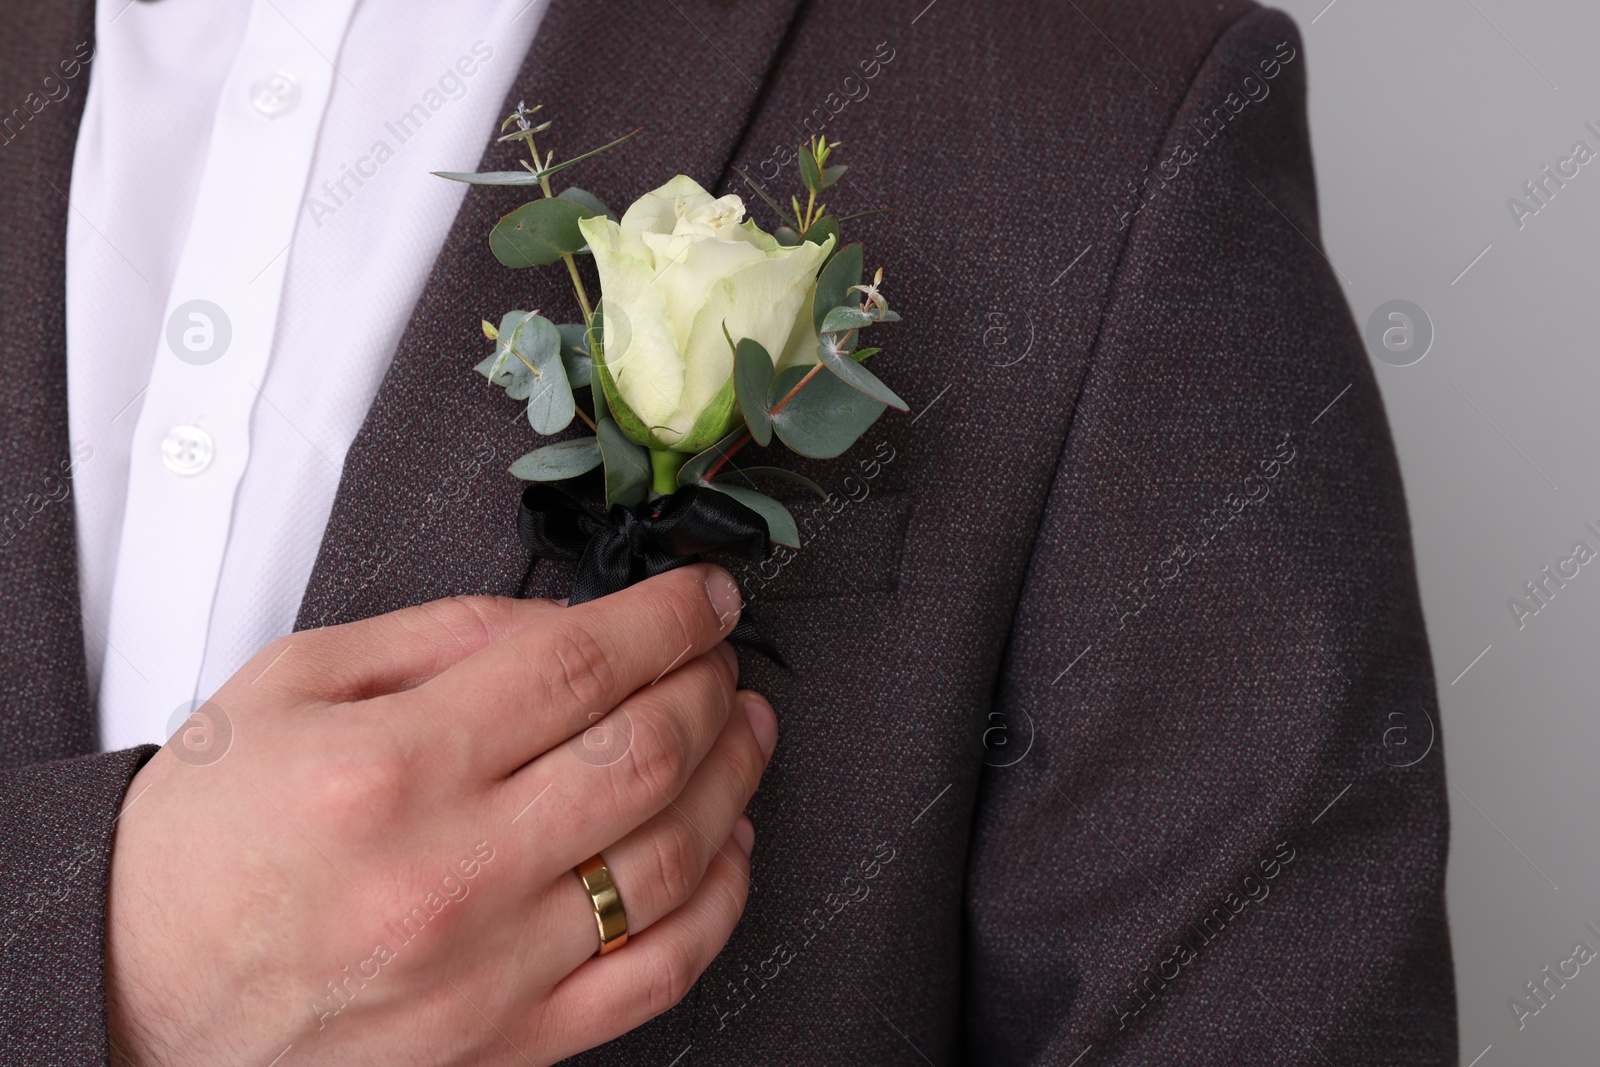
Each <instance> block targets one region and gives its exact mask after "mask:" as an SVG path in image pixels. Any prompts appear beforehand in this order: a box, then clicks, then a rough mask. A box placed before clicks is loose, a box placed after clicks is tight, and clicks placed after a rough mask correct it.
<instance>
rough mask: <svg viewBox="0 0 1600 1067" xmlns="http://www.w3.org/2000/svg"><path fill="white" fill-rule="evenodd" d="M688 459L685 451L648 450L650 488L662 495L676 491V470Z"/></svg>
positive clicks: (668, 494)
mask: <svg viewBox="0 0 1600 1067" xmlns="http://www.w3.org/2000/svg"><path fill="white" fill-rule="evenodd" d="M688 460H689V454H688V453H687V452H673V451H670V450H668V449H664V448H652V449H651V450H650V488H651V489H653V490H655V491H656V492H658V493H660V494H661V495H662V496H671V495H672V494H673V493H675V492H677V491H678V471H679V470H681V469H682V468H683V465H684V464H685V463H687V462H688Z"/></svg>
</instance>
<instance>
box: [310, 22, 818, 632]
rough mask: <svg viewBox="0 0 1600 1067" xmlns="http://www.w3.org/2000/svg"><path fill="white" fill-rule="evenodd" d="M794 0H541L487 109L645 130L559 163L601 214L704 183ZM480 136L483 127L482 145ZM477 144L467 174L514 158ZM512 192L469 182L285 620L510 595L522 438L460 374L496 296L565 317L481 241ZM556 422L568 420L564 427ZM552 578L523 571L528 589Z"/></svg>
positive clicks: (544, 590) (517, 424) (752, 93)
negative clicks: (535, 22)
mask: <svg viewBox="0 0 1600 1067" xmlns="http://www.w3.org/2000/svg"><path fill="white" fill-rule="evenodd" d="M797 5H798V0H759V2H747V0H741V2H729V0H673V2H672V3H669V4H660V3H655V2H646V0H631V2H625V3H604V4H597V3H584V2H582V0H553V3H552V6H551V8H550V10H549V12H548V13H547V14H546V16H545V20H544V23H543V24H542V25H541V26H540V28H539V32H538V34H537V35H536V36H535V38H534V43H533V47H532V48H531V49H530V51H529V54H528V56H527V59H526V61H525V62H524V64H523V66H522V69H521V71H520V72H519V73H518V75H517V79H516V82H515V84H514V85H513V87H512V91H511V92H510V93H509V94H508V96H507V98H506V105H505V108H504V111H503V113H508V112H509V111H510V109H511V108H512V107H514V106H515V105H516V103H517V102H518V101H519V100H526V101H527V103H528V104H529V106H532V105H533V104H535V103H540V104H543V105H544V111H543V112H542V113H541V116H540V117H541V118H545V119H551V120H553V121H554V122H555V124H556V125H555V128H554V129H553V130H552V131H551V132H550V133H548V134H546V135H545V137H546V138H549V141H548V144H546V143H545V142H541V147H542V148H551V147H553V148H555V149H556V150H557V152H558V155H559V156H571V155H575V154H577V153H578V152H581V151H584V150H586V149H588V148H590V147H593V146H595V145H598V144H602V143H604V142H605V141H608V140H611V139H612V138H615V137H617V136H620V135H621V134H622V133H625V132H627V131H628V130H631V129H634V128H636V127H640V126H642V127H644V132H643V133H641V134H640V135H639V136H637V137H635V138H634V139H633V140H632V141H630V142H628V143H627V144H626V145H623V146H621V147H619V148H617V149H614V150H612V151H611V152H608V153H605V154H603V155H601V156H598V157H596V158H594V159H592V160H588V161H585V162H584V163H582V164H580V165H579V166H577V167H574V168H573V169H572V171H570V172H569V173H567V174H563V175H562V176H561V178H562V180H563V182H570V183H572V184H577V185H580V186H582V187H583V188H585V189H588V190H589V191H590V192H592V193H594V194H595V195H597V196H599V197H600V198H601V199H602V200H604V201H605V202H606V203H608V204H610V205H611V206H612V207H613V208H614V209H615V210H618V211H620V210H622V208H624V207H626V206H627V204H628V203H630V202H631V201H632V200H633V198H634V197H636V196H638V195H639V194H641V193H643V192H645V191H647V190H649V189H653V188H655V187H656V186H658V185H660V184H661V183H662V182H664V181H666V179H668V178H670V177H671V176H672V175H673V174H676V173H680V172H682V173H686V174H689V175H690V176H691V177H694V178H695V179H697V180H698V181H700V182H701V183H702V184H704V185H706V186H708V187H711V186H714V185H715V184H716V183H717V182H718V180H719V179H720V178H721V177H722V176H723V171H724V168H725V167H726V165H727V162H728V160H729V159H730V158H731V157H732V155H733V153H734V151H735V150H736V149H737V147H738V142H739V139H740V137H741V135H742V133H743V131H744V129H745V126H746V123H747V121H748V119H749V116H750V114H751V112H752V109H753V108H754V106H755V104H756V101H757V98H758V95H759V92H760V86H761V84H762V83H763V82H764V81H765V79H766V76H767V73H768V70H769V68H770V67H771V66H772V64H773V63H774V61H775V60H776V58H777V56H778V54H779V52H780V50H781V46H782V42H783V39H784V35H785V32H786V31H787V28H788V25H789V21H790V19H791V17H792V16H793V14H794V10H795V8H796V7H797ZM492 133H493V131H490V130H485V131H484V139H485V140H486V141H488V140H490V138H491V135H492ZM515 158H516V153H515V151H514V150H513V149H512V148H511V147H510V146H505V145H495V144H491V145H490V147H489V149H488V151H487V152H486V153H485V155H484V159H483V163H482V166H481V167H480V169H484V170H510V169H515V168H516V167H517V164H516V162H515ZM525 199H526V196H525V195H522V194H519V193H517V192H516V191H513V190H506V189H495V188H490V187H479V186H474V187H472V188H471V189H470V190H469V191H468V193H467V196H466V199H465V201H464V202H463V204H462V207H461V210H460V212H459V213H458V214H457V216H456V221H455V225H454V226H453V227H452V229H451V232H450V235H449V237H448V238H447V239H446V241H445V244H444V248H443V251H442V253H441V254H440V257H439V260H438V262H437V263H436V264H435V266H434V270H433V274H432V276H431V277H430V279H429V281H428V284H427V286H426V287H425V288H424V290H423V295H422V298H421V299H420V301H419V302H418V304H417V307H416V309H415V312H414V313H413V316H412V320H411V324H410V327H409V328H408V329H407V331H406V333H405V335H404V337H403V338H402V340H401V342H400V347H399V349H398V351H397V352H396V354H395V358H394V362H393V363H392V364H391V366H390V369H389V372H388V374H387V376H386V377H385V379H384V382H383V385H382V386H381V387H380V389H379V391H378V395H377V397H376V399H375V400H374V402H373V405H372V408H371V409H370V411H369V412H368V414H367V419H366V422H365V423H364V424H363V425H362V428H361V431H360V433H359V434H358V435H357V436H356V439H355V442H354V443H353V445H352V446H351V449H350V452H349V454H348V455H347V456H346V458H345V464H344V472H343V476H342V478H341V481H340V485H339V492H338V495H337V497H336V498H335V501H334V506H333V513H332V516H331V518H330V520H329V523H328V527H327V531H326V532H325V534H324V535H323V541H322V547H321V550H320V552H319V554H318V557H317V563H316V566H315V568H314V569H313V571H312V575H311V580H310V582H309V583H308V586H307V589H306V594H305V598H304V600H303V601H302V603H301V607H300V614H299V618H298V620H297V623H296V625H297V628H302V629H303V628H306V627H312V626H321V625H327V624H331V623H337V622H344V621H349V620H352V619H357V618H363V617H366V616H370V615H374V614H378V613H381V612H385V611H392V610H394V609H396V608H400V607H405V606H407V605H411V604H417V603H421V602H424V601H427V600H433V599H436V598H438V597H442V596H450V595H456V594H463V593H491V594H501V595H508V594H512V593H515V592H517V591H518V587H519V584H520V579H521V577H522V575H523V572H524V567H525V565H526V559H525V557H524V555H523V552H522V548H521V545H520V544H519V543H518V541H517V537H516V533H515V529H514V525H513V518H514V515H515V511H516V500H517V494H518V493H519V491H520V485H521V483H519V482H517V481H516V480H515V479H513V478H512V477H511V476H510V475H509V474H507V473H506V468H507V467H508V466H509V465H510V463H511V461H512V460H513V459H515V458H516V457H517V456H519V455H521V454H522V453H524V452H527V451H530V450H531V449H532V448H534V447H536V445H537V443H538V440H537V438H536V437H535V435H534V433H533V431H532V430H531V429H530V428H529V426H528V424H527V421H526V419H525V418H523V416H522V414H521V413H520V411H519V410H518V409H517V407H516V405H515V404H513V403H511V402H510V401H508V400H507V399H506V398H505V396H504V395H503V394H502V393H501V392H500V391H499V390H495V389H492V388H490V387H489V386H488V385H487V383H485V382H484V381H483V379H482V378H481V377H479V376H478V375H477V374H474V373H473V372H472V365H473V364H474V363H476V362H477V361H478V360H479V359H480V358H482V356H483V355H485V354H486V353H487V352H488V347H487V343H486V342H485V341H484V340H483V336H482V334H481V333H480V332H479V329H478V321H479V320H480V319H490V320H492V321H498V320H499V318H500V315H501V314H502V313H503V312H505V311H508V310H510V309H512V308H522V309H538V310H540V311H542V312H543V313H544V314H546V315H547V316H549V317H550V318H552V319H553V320H555V321H557V322H576V321H578V319H579V315H578V309H577V305H576V303H575V301H574V300H573V297H572V295H571V292H570V283H569V282H568V280H567V278H566V276H565V273H564V272H562V271H560V270H558V269H553V268H538V269H533V270H520V271H514V270H510V269H507V268H505V267H503V266H501V265H500V264H499V263H498V262H497V261H496V260H495V259H494V257H493V256H492V255H490V253H489V249H488V243H487V236H488V231H489V228H490V227H491V226H492V225H493V224H494V221H495V219H496V218H498V217H499V216H500V215H503V214H505V213H506V212H507V211H509V210H511V208H513V207H515V206H516V205H517V204H518V203H521V202H522V201H523V200H525ZM569 432H573V431H569ZM562 581H563V578H562V576H561V574H560V573H559V572H557V571H556V570H555V568H554V567H552V566H551V565H549V564H540V566H539V568H538V569H536V571H535V573H534V576H533V582H532V591H534V592H536V593H539V594H540V595H559V594H557V593H556V590H557V589H558V588H559V586H560V585H561V583H562Z"/></svg>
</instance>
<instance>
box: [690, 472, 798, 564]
mask: <svg viewBox="0 0 1600 1067" xmlns="http://www.w3.org/2000/svg"><path fill="white" fill-rule="evenodd" d="M711 488H713V489H715V490H716V491H717V492H719V493H726V494H727V495H728V496H731V497H733V499H735V500H737V501H738V502H739V503H741V504H743V505H744V506H745V507H747V508H749V509H750V510H751V511H753V512H755V513H756V514H757V515H760V516H761V517H762V518H763V519H765V520H766V523H767V537H768V538H770V539H771V540H772V541H774V542H776V543H777V544H780V545H788V546H789V547H790V548H799V547H800V528H799V527H798V526H796V525H795V522H794V516H793V515H791V514H789V509H788V508H786V507H784V506H783V505H782V504H780V503H778V502H777V501H776V500H774V499H772V498H771V497H770V496H767V495H766V494H765V493H758V492H756V491H755V490H754V489H741V488H739V487H738V486H736V485H724V484H722V483H721V482H712V483H711Z"/></svg>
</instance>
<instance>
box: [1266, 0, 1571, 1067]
mask: <svg viewBox="0 0 1600 1067" xmlns="http://www.w3.org/2000/svg"><path fill="white" fill-rule="evenodd" d="M1277 6H1280V7H1282V8H1283V9H1284V10H1286V11H1288V12H1289V13H1290V14H1291V15H1293V16H1294V18H1295V20H1296V21H1297V22H1298V23H1299V24H1300V29H1301V33H1302V34H1303V36H1304V38H1305V44H1306V62H1307V69H1308V72H1309V74H1308V76H1309V79H1310V94H1311V130H1312V142H1313V146H1314V150H1315V153H1316V162H1317V180H1318V186H1319V192H1320V199H1321V208H1322V233H1323V240H1324V245H1325V247H1326V249H1327V252H1328V255H1329V257H1330V258H1331V259H1332V261H1333V263H1334V264H1335V265H1336V267H1337V268H1338V270H1339V272H1340V273H1341V274H1342V275H1343V277H1344V278H1345V279H1346V280H1347V281H1346V285H1345V292H1346V295H1347V297H1348V299H1349V302H1350V306H1351V308H1352V310H1353V311H1354V312H1355V315H1356V319H1357V322H1358V323H1359V324H1361V325H1362V326H1363V327H1365V325H1366V323H1367V320H1368V317H1369V316H1370V315H1371V314H1372V313H1373V312H1374V310H1376V309H1377V308H1378V307H1379V306H1380V305H1382V304H1384V303H1386V302H1387V301H1390V300H1394V299H1406V300H1411V301H1413V302H1415V303H1416V304H1418V305H1420V306H1421V307H1422V308H1423V309H1424V310H1425V311H1426V312H1427V313H1428V316H1429V317H1430V318H1431V320H1432V322H1433V325H1434V330H1435V339H1434V342H1433V347H1432V350H1431V351H1430V352H1429V353H1428V355H1427V356H1426V357H1425V358H1424V359H1422V360H1421V361H1420V362H1418V363H1416V364H1414V365H1412V366H1407V367H1395V366H1390V365H1388V364H1387V363H1385V362H1381V361H1379V360H1377V359H1375V360H1374V361H1373V365H1374V368H1375V373H1376V374H1377V377H1378V383H1379V385H1380V386H1381V387H1382V390H1383V396H1384V400H1385V403H1386V404H1387V406H1388V411H1389V419H1390V423H1391V424H1392V426H1393V428H1394V435H1395V440H1396V443H1397V445H1398V447H1399V451H1400V462H1401V467H1402V469H1403V472H1404V475H1405V481H1406V495H1407V499H1408V500H1409V502H1410V508H1411V523H1412V532H1413V536H1414V539H1415V543H1416V549H1417V563H1418V568H1419V572H1420V579H1421V583H1422V599H1423V605H1424V609H1425V611H1426V614H1427V621H1428V632H1429V636H1430V638H1431V643H1432V646H1433V657H1434V664H1435V674H1436V676H1437V678H1438V684H1439V693H1440V700H1441V703H1442V707H1443V710H1442V717H1443V735H1444V739H1445V764H1446V771H1447V773H1448V776H1449V780H1450V783H1451V786H1450V811H1451V820H1452V837H1451V852H1452V854H1451V860H1450V873H1449V883H1448V892H1449V902H1450V921H1451V928H1452V933H1453V936H1454V943H1455V956H1456V980H1457V985H1458V990H1459V998H1460V1009H1461V1052H1462V1055H1461V1063H1462V1065H1463V1067H1465V1065H1467V1064H1473V1063H1476V1064H1477V1067H1505V1065H1509V1064H1528V1065H1538V1067H1567V1065H1572V1067H1577V1065H1583V1067H1591V1065H1593V1064H1595V1063H1596V1062H1600V960H1596V961H1595V962H1592V963H1590V964H1589V965H1587V966H1583V967H1581V968H1580V970H1579V975H1578V977H1577V978H1575V979H1572V980H1571V981H1569V982H1567V984H1566V986H1565V988H1561V989H1559V990H1558V991H1557V992H1556V993H1555V995H1554V996H1552V997H1549V1002H1548V1006H1546V1007H1544V1008H1543V1009H1542V1010H1541V1011H1540V1012H1539V1013H1538V1014H1537V1015H1536V1016H1532V1017H1529V1018H1525V1019H1524V1020H1523V1026H1522V1027H1521V1028H1520V1029H1519V1027H1518V1023H1517V1018H1516V1016H1515V1015H1514V1013H1513V1011H1512V1010H1511V1007H1510V1006H1509V1003H1508V1002H1509V1001H1510V1000H1511V999H1512V998H1513V997H1521V998H1523V999H1524V1000H1525V1001H1526V1002H1527V1003H1528V1004H1529V1005H1530V1006H1535V1005H1536V1002H1534V1001H1532V1000H1531V999H1528V995H1527V992H1526V990H1525V988H1524V983H1527V982H1529V981H1534V980H1537V979H1542V977H1543V975H1542V974H1541V973H1540V972H1541V968H1543V967H1545V966H1546V965H1549V966H1550V967H1551V968H1552V970H1554V969H1555V968H1557V967H1558V966H1559V965H1560V964H1561V962H1562V961H1563V960H1566V959H1568V958H1569V957H1571V956H1572V955H1573V948H1574V946H1575V944H1576V942H1577V941H1578V940H1579V939H1582V940H1584V941H1586V942H1587V943H1588V945H1589V946H1590V947H1591V948H1593V949H1595V950H1596V951H1600V936H1597V935H1596V934H1594V933H1592V932H1590V931H1588V930H1587V929H1585V923H1587V922H1593V923H1595V925H1596V927H1597V928H1600V827H1597V824H1596V817H1597V815H1600V773H1596V766H1597V762H1600V716H1597V714H1596V708H1597V704H1600V701H1597V700H1596V694H1597V693H1600V644H1597V641H1596V637H1597V635H1600V559H1597V560H1596V561H1595V562H1593V563H1591V564H1589V565H1587V566H1581V567H1580V568H1579V573H1578V576H1577V577H1576V578H1573V579H1571V580H1570V581H1568V582H1567V584H1566V586H1565V587H1564V588H1560V589H1557V590H1556V592H1555V595H1554V597H1552V598H1550V599H1549V601H1548V606H1547V607H1544V608H1542V609H1541V610H1540V611H1539V613H1538V614H1537V615H1536V616H1533V617H1528V618H1525V619H1524V620H1523V625H1522V626H1521V627H1520V629H1519V626H1518V620H1517V618H1516V616H1515V615H1514V614H1513V612H1512V611H1511V609H1510V608H1509V607H1508V605H1507V601H1508V600H1509V599H1510V598H1512V597H1518V598H1520V599H1522V600H1523V601H1524V602H1525V603H1527V604H1529V605H1530V606H1537V605H1536V604H1535V602H1533V601H1531V600H1528V598H1527V597H1526V595H1525V593H1524V591H1523V587H1524V583H1527V582H1530V581H1534V580H1536V579H1539V578H1541V577H1542V575H1541V573H1540V571H1541V568H1543V567H1545V566H1547V565H1549V566H1551V567H1552V568H1554V567H1555V566H1556V565H1557V564H1558V563H1559V562H1560V561H1561V560H1563V559H1566V558H1568V557H1570V556H1571V555H1572V553H1573V546H1574V544H1575V542H1577V541H1579V540H1583V541H1585V542H1587V544H1588V546H1589V547H1590V548H1591V549H1594V550H1595V551H1596V552H1600V537H1597V536H1596V535H1595V534H1593V533H1590V532H1589V531H1588V530H1586V529H1585V528H1584V524H1585V523H1586V522H1593V523H1594V524H1595V526H1596V528H1597V529H1600V421H1597V420H1596V418H1595V411H1596V397H1597V395H1600V389H1597V386H1600V360H1597V358H1596V348H1597V345H1596V338H1597V323H1596V319H1597V314H1600V284H1597V283H1600V271H1597V270H1596V260H1597V258H1600V156H1597V158H1596V159H1595V161H1594V162H1592V163H1590V164H1588V165H1587V166H1583V167H1581V168H1580V170H1579V173H1578V176H1577V177H1575V178H1573V179H1570V180H1568V181H1567V183H1566V187H1565V188H1564V189H1558V190H1556V192H1555V193H1554V195H1553V196H1551V197H1549V198H1548V202H1547V206H1545V207H1544V208H1542V209H1541V210H1540V211H1539V212H1538V214H1537V215H1536V216H1534V217H1531V218H1527V219H1525V220H1524V223H1525V224H1524V226H1523V227H1522V228H1521V229H1519V228H1518V225H1517V222H1516V220H1515V219H1514V218H1513V215H1512V212H1511V210H1510V209H1509V207H1508V206H1507V201H1508V200H1509V199H1510V198H1512V197H1518V198H1520V199H1522V200H1523V201H1524V202H1525V203H1530V204H1531V203H1532V201H1530V200H1529V199H1528V198H1527V196H1526V194H1525V193H1524V192H1523V190H1522V187H1523V183H1525V182H1529V181H1533V180H1535V179H1537V178H1539V177H1541V174H1540V171H1541V168H1542V167H1544V166H1546V165H1549V166H1550V167H1552V168H1554V167H1555V166H1556V164H1557V162H1558V160H1561V159H1562V158H1565V157H1568V156H1570V155H1571V154H1572V151H1573V146H1574V144H1575V142H1577V141H1580V140H1581V141H1585V142H1587V144H1588V146H1589V147H1590V148H1591V149H1593V150H1595V152H1596V153H1600V136H1597V135H1596V134H1595V133H1592V132H1590V131H1589V130H1587V129H1585V127H1584V124H1585V123H1586V122H1593V123H1594V125H1595V127H1596V128H1597V129H1600V63H1597V62H1596V55H1597V53H1596V46H1597V45H1600V4H1596V3H1595V2H1594V0H1334V2H1333V3H1332V4H1331V5H1330V4H1329V3H1328V0H1277ZM1569 169H1570V167H1569ZM1549 187H1550V188H1554V185H1553V184H1551V185H1550V186H1549ZM1486 250H1487V251H1486ZM1480 255H1481V256H1482V258H1481V259H1480V258H1478V257H1479V256H1480ZM1474 261H1476V262H1475V264H1474ZM1469 265H1471V266H1470V269H1468V267H1469ZM1463 271H1465V274H1463ZM1370 348H1371V345H1370V343H1369V349H1370ZM1352 506H1356V502H1354V501H1352ZM1568 572H1569V573H1570V566H1569V569H1568ZM1548 588H1551V589H1555V586H1554V583H1551V584H1550V586H1549V587H1548ZM1485 649H1487V650H1488V651H1487V652H1485ZM1480 656H1481V658H1479V657H1480ZM1469 665H1470V669H1468V668H1469ZM1463 671H1465V673H1464V674H1463V673H1462V672H1463ZM1436 756H1437V753H1436V754H1435V756H1434V757H1430V758H1436ZM1568 973H1571V968H1570V967H1569V968H1568ZM1549 988H1551V989H1556V988H1557V987H1556V984H1555V983H1554V982H1552V983H1551V984H1550V986H1549ZM1397 1006H1398V1005H1397Z"/></svg>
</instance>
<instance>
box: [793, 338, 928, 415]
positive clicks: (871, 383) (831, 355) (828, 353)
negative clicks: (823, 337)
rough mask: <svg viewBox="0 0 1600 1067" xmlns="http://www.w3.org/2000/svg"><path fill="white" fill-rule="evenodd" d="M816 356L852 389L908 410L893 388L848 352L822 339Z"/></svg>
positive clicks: (880, 401)
mask: <svg viewBox="0 0 1600 1067" xmlns="http://www.w3.org/2000/svg"><path fill="white" fill-rule="evenodd" d="M817 358H818V359H820V360H821V361H822V364H823V365H824V366H825V367H827V368H828V369H829V370H831V371H832V372H833V373H834V374H836V375H838V376H839V378H840V379H842V380H843V381H844V382H845V383H846V384H847V385H849V386H850V387H851V388H852V389H859V390H860V391H861V392H863V393H865V394H867V395H868V396H870V397H871V398H872V399H874V400H876V401H878V402H879V403H882V404H887V405H889V406H890V407H892V408H898V409H900V410H901V411H907V410H909V405H907V404H906V402H905V401H904V400H901V399H900V398H899V397H898V396H896V395H895V391H894V390H893V389H890V388H889V387H888V386H887V385H884V384H883V382H882V381H881V380H880V379H879V378H878V376H877V375H876V374H873V373H872V372H871V371H869V370H868V369H867V368H866V367H864V366H862V365H861V364H859V363H857V362H856V361H855V360H853V359H851V358H850V355H849V353H847V352H841V351H840V350H839V349H837V348H835V347H834V346H833V345H831V344H829V343H828V342H827V341H822V342H820V343H819V344H818V345H817ZM802 392H804V390H802ZM795 399H796V400H798V399H800V398H799V397H796V398H795Z"/></svg>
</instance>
